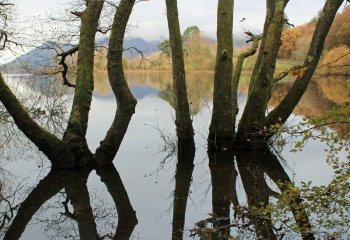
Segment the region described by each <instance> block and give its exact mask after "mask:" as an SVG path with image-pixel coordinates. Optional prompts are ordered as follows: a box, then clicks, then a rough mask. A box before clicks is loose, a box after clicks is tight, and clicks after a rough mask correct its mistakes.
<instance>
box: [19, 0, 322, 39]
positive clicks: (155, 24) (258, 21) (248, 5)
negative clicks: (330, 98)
mask: <svg viewBox="0 0 350 240" xmlns="http://www.w3.org/2000/svg"><path fill="white" fill-rule="evenodd" d="M15 2H16V6H17V13H18V14H19V15H20V16H21V18H22V19H26V18H29V17H32V16H36V15H45V13H47V12H52V11H57V9H58V8H61V9H62V8H63V7H64V5H65V3H68V2H72V0H15ZM324 2H325V1H324V0H290V3H289V4H288V6H287V8H286V14H287V16H288V18H289V21H290V22H291V23H293V24H294V25H300V24H302V23H305V22H307V21H309V20H311V19H312V18H313V17H314V16H315V15H317V13H318V11H319V10H320V9H321V8H322V6H323V4H324ZM178 7H179V18H180V25H181V29H182V31H183V30H185V29H186V28H187V27H189V26H192V25H197V26H198V27H199V28H200V29H201V31H202V32H203V34H205V35H207V36H209V37H211V38H215V35H216V7H217V0H178ZM264 17H265V1H264V0H235V13H234V33H235V34H238V35H239V34H242V33H243V32H244V31H245V30H250V31H255V32H259V31H261V29H262V27H263V23H264ZM243 18H245V19H246V20H245V21H244V22H243V23H242V22H241V21H240V20H241V19H243ZM130 23H131V24H132V25H133V26H134V27H132V28H130V29H129V31H128V36H129V37H141V38H144V39H146V40H161V39H165V38H167V36H168V30H167V21H166V9H165V0H147V1H144V2H140V3H138V4H136V6H135V7H134V11H133V13H132V15H131V19H130Z"/></svg>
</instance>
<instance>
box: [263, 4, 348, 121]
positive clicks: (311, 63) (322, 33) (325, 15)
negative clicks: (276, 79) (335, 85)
mask: <svg viewBox="0 0 350 240" xmlns="http://www.w3.org/2000/svg"><path fill="white" fill-rule="evenodd" d="M343 2H344V0H327V1H326V3H325V5H324V7H323V10H322V12H321V14H320V18H319V20H318V22H317V25H316V29H315V32H314V35H313V38H312V41H311V45H310V49H309V52H308V54H307V56H306V58H305V60H304V64H303V66H302V68H301V71H302V72H301V76H300V77H298V78H297V79H296V80H295V82H294V84H293V86H292V88H291V89H290V90H289V92H288V94H287V95H286V96H285V98H284V99H283V100H282V102H281V103H280V104H279V105H278V106H277V107H276V108H275V109H274V110H273V111H271V113H270V114H269V115H268V117H267V126H268V127H270V126H271V125H274V124H283V123H285V121H286V120H287V119H288V117H289V116H290V115H291V114H292V112H293V110H294V108H295V107H296V105H297V104H298V102H299V101H300V99H301V97H302V96H303V94H304V92H305V91H306V88H307V86H308V85H309V83H310V80H311V78H312V76H313V74H314V72H315V70H316V67H317V65H318V62H319V60H320V57H321V55H322V51H323V46H324V41H325V39H326V37H327V34H328V32H329V29H330V28H331V26H332V22H333V20H334V18H335V15H336V13H337V11H338V9H339V7H340V6H341V4H342V3H343Z"/></svg>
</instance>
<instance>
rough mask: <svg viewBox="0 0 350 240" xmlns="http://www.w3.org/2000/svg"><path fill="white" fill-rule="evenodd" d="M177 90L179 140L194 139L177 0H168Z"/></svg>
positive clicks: (168, 16)
mask: <svg viewBox="0 0 350 240" xmlns="http://www.w3.org/2000/svg"><path fill="white" fill-rule="evenodd" d="M165 2H166V8H167V18H168V29H169V38H170V46H171V53H172V54H171V57H172V69H173V85H174V92H175V111H176V119H175V124H176V133H177V137H178V139H179V141H193V135H194V131H193V127H192V119H191V115H190V108H189V103H188V98H187V87H186V74H185V64H184V57H183V49H182V38H181V32H180V24H179V17H178V15H179V13H178V9H177V1H176V0H166V1H165Z"/></svg>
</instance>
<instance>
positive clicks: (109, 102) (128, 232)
mask: <svg viewBox="0 0 350 240" xmlns="http://www.w3.org/2000/svg"><path fill="white" fill-rule="evenodd" d="M126 77H127V79H128V82H129V85H130V88H131V90H132V93H133V94H134V96H135V97H136V98H137V101H138V104H137V107H136V113H135V115H134V116H133V117H132V120H131V122H130V125H129V128H128V131H127V134H126V135H125V138H124V140H123V143H122V145H121V147H120V149H119V152H118V154H117V156H116V158H115V160H114V166H115V167H109V168H101V169H94V170H92V169H85V170H79V171H78V170H72V171H61V172H56V171H55V172H52V171H51V172H50V166H49V164H48V161H46V160H45V157H43V156H42V155H41V154H40V153H38V152H37V151H36V148H35V147H34V146H32V144H30V143H28V141H26V140H25V139H24V137H23V136H21V134H20V133H18V131H17V130H16V129H13V131H14V132H15V133H16V134H14V135H13V138H17V140H14V139H11V141H2V142H3V144H2V145H1V147H0V149H1V153H2V156H1V158H0V161H1V165H0V166H1V175H0V176H1V185H0V186H1V188H0V190H1V193H2V195H3V196H8V199H9V200H10V204H11V205H12V206H15V208H13V210H12V211H10V212H11V214H12V213H13V216H12V215H11V214H8V215H7V216H10V215H11V220H10V222H6V221H4V222H5V224H4V226H0V231H1V232H0V237H1V238H2V237H4V231H5V230H7V229H8V232H10V234H12V235H11V236H10V237H9V236H8V238H7V239H18V237H19V236H21V239H28V240H30V239H80V238H81V239H96V232H97V234H98V236H99V238H100V239H129V238H130V239H144V240H157V239H171V238H172V239H181V237H182V236H183V239H193V238H195V239H220V237H217V236H216V238H215V237H213V236H214V235H212V233H206V232H205V231H195V230H194V229H195V228H196V229H197V230H198V228H203V229H205V227H210V226H215V227H218V228H220V227H222V226H224V227H225V226H227V225H230V224H232V223H233V221H230V219H231V220H232V219H234V215H237V211H238V210H237V209H235V208H234V207H233V206H237V205H240V206H247V205H248V206H252V205H257V204H260V203H265V202H269V200H270V201H272V202H273V201H276V200H274V198H273V194H271V193H270V192H271V189H272V190H274V189H277V187H276V183H277V182H279V181H287V182H288V181H292V182H293V183H295V185H297V186H298V185H300V183H301V182H302V181H304V182H307V181H312V184H314V185H324V184H327V183H329V182H330V181H331V179H332V177H333V175H334V173H333V170H332V168H331V167H330V166H329V165H328V164H327V163H326V161H325V159H326V153H325V152H324V151H323V149H325V148H326V146H325V144H324V143H321V142H318V141H310V142H309V143H308V144H307V145H306V147H305V148H304V149H303V151H302V152H297V153H295V152H291V149H292V148H293V143H294V142H293V141H296V140H291V141H290V142H289V144H287V145H286V146H285V147H284V148H283V150H280V151H278V152H279V155H278V156H277V155H275V154H274V153H273V151H270V150H268V149H266V150H265V151H263V152H258V153H257V152H255V153H254V152H250V153H238V154H236V156H233V155H226V156H221V157H216V158H214V159H213V158H209V157H208V155H207V149H206V137H207V133H208V127H209V124H210V116H211V107H212V92H213V85H212V79H213V74H212V73H200V74H199V73H190V74H188V91H189V101H190V103H191V112H192V114H193V126H194V129H195V133H196V135H195V142H196V152H195V153H184V154H180V155H177V154H176V152H177V151H176V135H175V124H174V116H175V112H174V109H173V108H172V105H173V104H172V101H171V99H172V93H171V90H170V89H171V88H170V82H171V74H169V73H151V72H146V73H145V72H128V73H126ZM15 78H16V77H14V76H12V79H15ZM95 78H96V79H95V92H94V94H93V101H92V106H91V112H90V120H89V128H88V132H87V140H88V144H89V147H90V149H91V150H92V151H94V149H96V148H97V147H98V146H99V143H100V141H101V140H102V139H103V138H104V136H105V133H106V131H107V130H108V128H109V127H110V124H111V123H112V121H113V118H114V114H115V110H116V103H115V97H114V95H113V93H112V91H111V88H110V86H109V84H108V79H107V76H106V75H104V74H97V75H96V76H95ZM8 79H11V76H8ZM247 81H248V76H247V77H246V78H244V79H243V82H242V84H241V86H240V94H239V103H240V106H241V107H240V108H241V109H242V106H243V105H244V103H245V99H246V93H247ZM39 85H40V84H39ZM288 85H290V84H288V83H283V84H279V85H278V86H277V87H276V90H275V91H274V94H273V96H272V99H271V101H270V105H271V107H273V106H274V105H275V104H277V103H278V101H279V100H280V99H281V98H282V97H283V95H284V94H285V93H286V91H287V89H288ZM349 86H350V85H349V80H344V79H343V80H339V79H338V80H336V79H333V80H332V84H329V80H318V81H314V82H312V83H311V84H310V87H309V90H308V92H307V93H306V94H305V96H304V97H303V99H302V101H301V103H300V104H299V106H298V108H297V109H296V110H295V115H293V116H292V117H291V119H290V121H289V122H290V124H296V123H298V122H299V121H301V119H302V117H303V116H319V115H321V114H322V113H323V112H325V111H327V110H330V109H331V108H333V107H335V106H339V105H342V104H345V103H346V102H349ZM19 91H20V92H22V93H23V92H24V93H27V92H35V91H36V90H35V87H33V86H31V87H29V86H27V85H25V84H24V85H20V90H19ZM53 95H54V94H53V93H51V94H46V97H47V98H48V99H50V98H53ZM60 96H61V98H62V99H66V100H67V101H69V99H70V97H71V93H64V94H62V95H60ZM47 102H48V101H47ZM68 105H69V104H68ZM63 122H64V121H63ZM56 130H57V129H56ZM335 130H337V129H335ZM57 132H58V133H59V132H60V131H59V130H57ZM2 137H4V138H6V139H9V138H12V137H11V136H10V137H9V134H8V133H7V134H2ZM6 142H8V144H7V143H6ZM4 149H6V150H4ZM9 149H10V150H9ZM340 156H341V158H344V159H345V158H346V156H345V155H342V154H341V155H340ZM221 158H222V159H221ZM234 159H236V161H234ZM86 182H87V184H86ZM62 189H65V190H64V191H63V190H62ZM276 191H277V190H276ZM22 201H24V202H23V203H22V205H21V208H18V206H19V205H18V204H20V203H21V202H22ZM6 204H7V202H5V203H4V202H1V205H0V207H1V211H0V212H1V213H0V214H2V215H1V216H4V212H5V211H7V210H8V205H6ZM18 209H19V210H18ZM73 209H74V210H73ZM234 210H236V211H234ZM135 213H136V215H135ZM16 214H17V215H18V216H19V217H17V218H14V217H15V216H16ZM13 219H15V220H13ZM136 219H137V220H136ZM310 219H311V222H312V216H310ZM11 221H13V222H12V225H11V224H10V223H11ZM259 221H260V222H259ZM259 221H258V220H256V221H254V220H251V223H250V224H249V226H248V227H247V228H244V227H243V226H240V227H239V228H237V226H232V228H231V229H230V230H229V234H230V235H232V237H231V238H230V239H256V238H257V237H256V234H258V235H260V236H263V237H261V238H260V239H264V238H265V239H301V236H302V234H300V232H298V231H293V230H292V231H289V232H287V233H283V238H282V233H279V232H278V230H276V229H274V227H275V228H276V225H274V226H273V224H272V223H271V222H269V221H263V222H261V220H259ZM136 223H137V224H136ZM239 224H241V223H237V224H236V225H239ZM297 224H298V223H297ZM0 225H1V223H0ZM183 225H184V226H183ZM261 226H263V227H261ZM225 229H226V230H224V231H227V229H229V228H225ZM172 232H173V234H172ZM209 235H210V236H211V237H210V238H209V237H208V236H209ZM306 235H307V234H306ZM306 235H305V233H304V235H303V237H304V238H305V236H306ZM320 236H321V235H320ZM343 237H344V238H343V239H347V236H345V235H344V236H343ZM226 239H227V238H226ZM305 239H307V236H306V238H305Z"/></svg>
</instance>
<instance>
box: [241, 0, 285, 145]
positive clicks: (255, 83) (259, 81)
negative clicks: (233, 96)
mask: <svg viewBox="0 0 350 240" xmlns="http://www.w3.org/2000/svg"><path fill="white" fill-rule="evenodd" d="M287 3H288V0H276V2H275V4H274V5H273V8H274V15H273V18H272V19H271V21H270V22H269V26H268V29H267V33H266V37H265V39H264V46H263V47H264V49H263V50H262V51H263V55H262V57H261V63H260V66H258V68H259V70H258V71H257V73H256V75H253V76H252V79H251V81H252V85H251V88H250V89H249V95H248V99H247V103H246V106H245V108H244V112H243V115H242V118H241V120H240V122H239V125H238V131H237V135H236V139H237V142H238V143H243V144H247V143H249V142H259V141H260V140H261V139H260V138H261V135H262V134H260V131H262V130H263V129H264V126H265V112H266V110H267V103H268V101H269V99H270V97H271V90H272V82H273V81H272V80H273V75H274V72H275V65H276V59H277V53H278V50H279V47H280V45H281V34H282V30H283V25H284V23H285V18H284V9H285V7H286V5H287Z"/></svg>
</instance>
